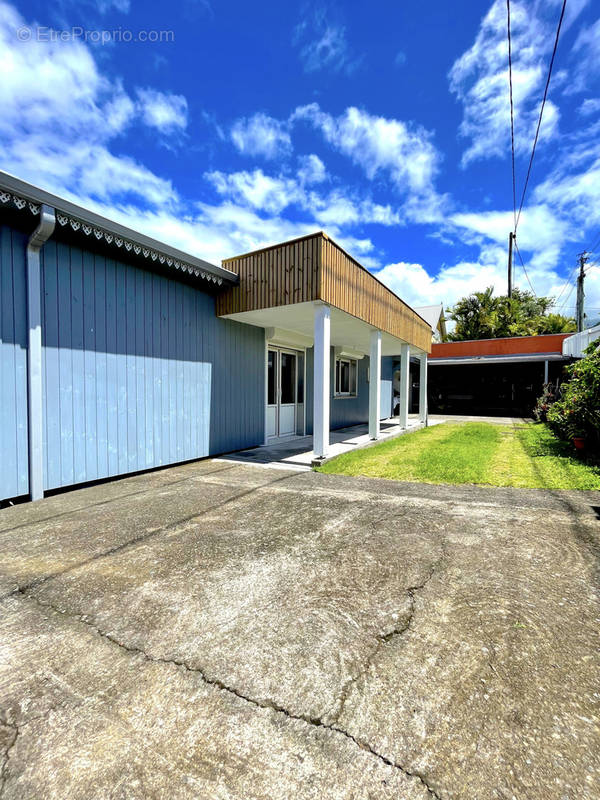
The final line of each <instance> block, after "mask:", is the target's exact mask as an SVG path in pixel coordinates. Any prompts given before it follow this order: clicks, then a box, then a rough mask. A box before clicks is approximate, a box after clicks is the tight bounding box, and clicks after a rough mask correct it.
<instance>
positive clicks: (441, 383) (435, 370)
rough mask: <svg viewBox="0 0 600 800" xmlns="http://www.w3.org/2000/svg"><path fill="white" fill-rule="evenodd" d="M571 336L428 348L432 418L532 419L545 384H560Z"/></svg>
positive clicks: (509, 339)
mask: <svg viewBox="0 0 600 800" xmlns="http://www.w3.org/2000/svg"><path fill="white" fill-rule="evenodd" d="M570 336H572V334H570V333H554V334H549V335H544V336H514V337H510V338H506V339H478V340H473V341H465V342H444V343H442V344H434V345H432V351H431V355H430V356H429V358H428V364H429V367H430V368H431V369H430V373H429V411H430V413H432V414H483V415H486V414H493V415H503V414H504V415H508V416H530V415H531V412H532V409H533V407H534V405H535V401H536V399H537V398H538V397H539V395H540V394H541V393H542V386H543V384H544V383H547V382H552V383H559V382H560V381H561V379H562V375H563V367H564V365H565V364H568V363H569V362H570V361H571V360H572V358H571V356H569V355H565V354H563V342H564V340H565V339H567V338H568V337H570Z"/></svg>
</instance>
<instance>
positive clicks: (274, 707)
mask: <svg viewBox="0 0 600 800" xmlns="http://www.w3.org/2000/svg"><path fill="white" fill-rule="evenodd" d="M432 574H433V570H432ZM18 594H19V595H21V596H22V597H24V598H25V599H28V600H31V601H33V602H34V603H36V604H37V605H38V606H39V607H40V608H46V609H48V608H49V609H51V610H52V611H54V612H55V613H57V614H61V615H63V616H66V617H68V618H70V619H75V620H77V621H78V622H80V623H81V624H83V625H85V626H86V627H88V628H90V630H92V631H94V633H95V634H96V635H98V636H100V637H101V638H102V639H105V640H107V641H109V642H111V643H112V644H114V645H115V646H116V647H118V648H120V649H121V650H124V651H126V652H128V653H132V654H135V655H139V656H141V657H142V658H143V659H144V660H146V661H148V662H149V663H153V664H165V665H167V666H173V667H177V668H180V669H184V670H185V671H186V672H189V673H191V674H193V675H197V676H198V677H199V678H200V679H201V681H202V682H203V683H204V684H206V685H207V686H211V687H213V688H215V689H219V690H220V691H222V692H226V693H227V694H230V695H233V696H234V697H237V698H238V699H239V700H243V701H244V702H246V703H248V704H250V705H252V706H254V707H256V708H262V709H265V710H269V711H274V712H276V713H278V714H282V715H284V716H285V717H287V718H288V719H293V720H297V721H299V722H304V723H306V724H308V725H310V726H312V727H314V728H317V729H321V730H327V731H330V732H331V733H335V734H339V735H341V736H343V737H345V738H346V739H348V740H349V741H351V742H353V743H354V744H355V745H356V746H357V747H359V748H360V749H361V750H363V751H365V752H367V753H370V754H371V755H372V756H373V757H375V758H377V759H378V760H379V761H381V763H383V764H385V765H386V766H388V767H391V768H392V769H395V770H397V771H398V772H400V773H402V774H403V775H405V776H406V777H407V778H414V779H415V780H417V781H418V782H419V783H420V784H421V785H422V786H423V787H424V788H425V790H426V791H427V792H428V794H429V796H430V797H431V798H433V800H442V798H441V796H440V795H439V794H438V793H437V792H436V790H435V789H433V788H432V787H431V786H430V785H429V783H428V782H427V779H426V778H425V776H424V775H422V774H421V773H419V772H417V771H411V770H409V769H408V768H406V767H403V766H402V765H401V764H398V763H397V762H396V761H393V760H392V759H391V758H388V757H387V756H384V755H383V754H382V753H379V752H378V751H377V750H375V748H374V747H373V746H372V745H370V744H369V743H368V742H366V741H364V740H362V739H359V738H358V737H357V736H354V735H353V734H351V733H350V732H349V731H346V730H345V729H344V728H341V727H339V726H338V725H336V724H334V723H333V722H332V723H327V722H324V721H323V719H322V718H320V717H311V716H309V715H306V714H295V713H293V712H292V711H289V710H288V709H286V708H285V707H284V706H281V705H279V704H278V703H275V702H274V701H273V700H270V699H268V698H265V699H258V698H254V697H250V696H249V695H245V694H243V692H240V691H239V689H236V688H235V687H233V686H229V685H228V684H226V683H224V682H223V681H221V680H219V679H218V678H213V677H209V676H208V675H207V674H206V673H205V672H204V670H203V669H202V668H201V667H193V666H191V665H190V664H188V663H187V662H186V661H184V660H179V659H175V658H161V657H160V656H153V655H150V654H149V653H147V652H146V651H145V650H143V649H142V648H140V647H136V646H135V645H129V644H125V643H124V642H121V641H120V640H119V639H117V638H116V637H115V636H113V635H112V634H110V633H108V632H106V631H103V630H102V629H101V628H99V627H98V626H97V625H95V624H94V623H93V622H91V621H90V620H89V619H87V617H86V615H84V614H77V613H74V612H67V611H62V610H61V609H60V608H57V607H56V606H54V605H53V604H52V603H49V602H47V601H43V600H41V599H40V598H39V597H36V596H35V595H34V594H31V593H30V592H28V591H27V590H25V589H19V590H18ZM15 741H16V737H15ZM13 745H14V743H13ZM13 745H11V748H12V746H13ZM0 794H1V792H0Z"/></svg>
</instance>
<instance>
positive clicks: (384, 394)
mask: <svg viewBox="0 0 600 800" xmlns="http://www.w3.org/2000/svg"><path fill="white" fill-rule="evenodd" d="M393 383H394V358H393V356H383V358H382V359H381V419H387V418H388V417H391V416H392V393H393Z"/></svg>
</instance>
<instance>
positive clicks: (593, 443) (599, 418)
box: [546, 339, 600, 450]
mask: <svg viewBox="0 0 600 800" xmlns="http://www.w3.org/2000/svg"><path fill="white" fill-rule="evenodd" d="M567 373H568V375H569V380H568V381H567V382H566V383H564V384H563V386H562V392H561V397H560V399H559V400H557V401H556V402H555V403H554V404H553V405H552V406H550V408H548V410H547V412H546V414H547V421H548V424H549V425H550V427H551V428H552V430H554V432H555V433H556V434H557V435H558V436H560V437H561V438H562V439H572V438H573V437H575V436H583V437H585V438H586V439H587V441H588V446H589V447H590V449H598V450H600V339H597V340H596V341H595V342H592V344H591V345H590V346H589V347H587V348H586V350H585V356H584V358H582V359H581V360H580V361H578V362H577V363H575V364H572V365H571V366H570V367H567Z"/></svg>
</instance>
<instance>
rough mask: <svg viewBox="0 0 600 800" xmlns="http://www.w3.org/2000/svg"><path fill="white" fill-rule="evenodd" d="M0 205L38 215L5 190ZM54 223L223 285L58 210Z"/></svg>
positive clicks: (195, 269)
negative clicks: (9, 205)
mask: <svg viewBox="0 0 600 800" xmlns="http://www.w3.org/2000/svg"><path fill="white" fill-rule="evenodd" d="M0 203H3V204H4V205H8V204H12V205H14V206H15V207H16V208H17V209H18V210H19V211H24V210H25V209H26V208H27V209H29V211H30V212H31V213H32V214H34V215H38V214H39V213H40V205H39V204H37V203H32V202H31V201H30V200H27V199H26V198H24V197H20V196H19V195H17V194H13V193H12V192H7V191H5V190H0ZM56 221H57V222H58V224H59V225H61V226H62V227H63V228H67V227H70V228H71V229H72V230H74V231H81V232H82V233H84V234H85V235H86V236H93V237H94V238H95V239H97V240H98V241H100V240H101V239H103V240H104V241H105V242H106V243H107V244H109V245H114V246H115V247H119V248H122V249H123V250H126V251H127V252H133V253H135V255H137V256H142V257H143V258H146V259H148V260H150V261H154V262H156V261H157V262H158V263H159V264H166V265H167V266H168V267H174V268H175V269H177V270H179V271H180V272H183V273H186V274H188V275H194V276H196V277H197V278H202V279H204V280H206V281H209V282H210V283H214V284H216V285H217V286H221V285H222V284H223V279H222V278H220V277H219V276H218V275H212V274H211V273H210V272H205V271H204V270H202V269H200V268H199V267H196V266H194V265H193V264H189V263H188V262H186V261H183V260H181V259H177V258H173V257H172V256H169V255H166V254H165V253H161V251H160V250H155V249H153V248H150V247H144V246H143V245H141V244H138V243H137V242H135V241H133V240H130V239H126V238H124V237H122V236H117V235H116V234H114V233H111V231H108V230H106V229H105V228H102V227H97V226H95V225H90V224H89V223H88V222H85V221H83V220H81V219H78V218H77V217H74V216H71V215H70V214H65V213H64V212H62V211H58V209H57V210H56Z"/></svg>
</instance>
